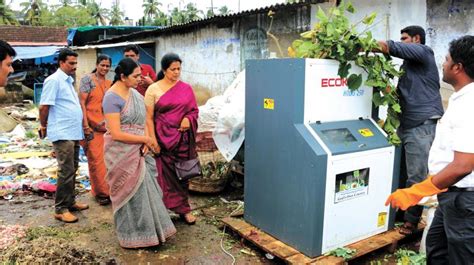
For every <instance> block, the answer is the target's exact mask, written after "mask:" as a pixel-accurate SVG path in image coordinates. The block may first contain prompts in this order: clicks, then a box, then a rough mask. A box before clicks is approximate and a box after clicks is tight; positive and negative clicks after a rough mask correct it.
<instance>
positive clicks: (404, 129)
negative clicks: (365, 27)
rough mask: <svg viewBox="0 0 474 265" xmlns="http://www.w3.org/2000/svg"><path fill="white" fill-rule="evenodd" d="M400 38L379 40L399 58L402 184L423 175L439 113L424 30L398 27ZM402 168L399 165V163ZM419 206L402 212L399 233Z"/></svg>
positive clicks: (413, 222)
mask: <svg viewBox="0 0 474 265" xmlns="http://www.w3.org/2000/svg"><path fill="white" fill-rule="evenodd" d="M400 33H401V37H400V40H401V41H400V42H395V41H391V40H389V41H380V42H379V44H380V46H381V49H382V52H383V53H386V54H390V55H391V56H395V57H397V58H401V59H403V65H402V67H401V68H402V69H403V71H404V72H405V73H404V74H403V76H401V77H400V80H399V82H398V91H397V92H398V93H399V95H400V105H401V108H402V113H401V116H400V128H399V129H398V130H397V133H398V135H399V136H400V139H401V141H402V147H403V149H402V154H403V155H402V157H404V158H405V159H404V161H402V163H403V165H404V168H405V172H403V175H405V176H406V178H407V181H406V186H407V187H410V186H412V185H414V184H416V183H419V182H422V181H423V180H425V179H426V175H427V173H428V153H429V151H430V147H431V144H432V143H433V139H434V137H435V132H436V122H437V120H438V119H439V118H441V116H442V115H443V112H444V111H443V106H442V104H441V94H440V92H439V89H440V86H439V74H438V67H437V66H436V62H435V58H434V53H433V50H432V49H431V48H430V47H428V46H426V45H425V30H424V29H423V28H422V27H420V26H408V27H406V28H404V29H402V30H401V31H400ZM402 168H403V167H402ZM422 211H423V207H421V206H417V205H416V206H414V207H410V208H408V209H407V211H406V212H405V216H404V219H405V223H404V224H403V226H402V227H400V233H402V234H405V235H409V234H411V233H412V232H413V231H414V230H415V229H416V227H417V225H418V222H419V220H420V217H421V213H422Z"/></svg>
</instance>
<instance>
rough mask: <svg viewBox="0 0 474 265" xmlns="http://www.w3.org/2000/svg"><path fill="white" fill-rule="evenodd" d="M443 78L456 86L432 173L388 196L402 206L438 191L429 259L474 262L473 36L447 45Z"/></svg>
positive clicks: (436, 145) (439, 133)
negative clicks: (421, 180)
mask: <svg viewBox="0 0 474 265" xmlns="http://www.w3.org/2000/svg"><path fill="white" fill-rule="evenodd" d="M443 81H444V82H446V83H448V84H450V85H452V86H453V88H454V93H453V95H451V97H450V98H449V105H448V109H447V110H446V113H445V114H444V116H443V117H442V118H441V119H440V121H439V122H438V124H437V128H436V137H435V139H434V142H433V146H432V147H431V150H430V155H429V162H428V166H429V176H428V178H427V179H426V180H425V181H423V182H420V183H418V184H415V185H413V186H411V187H410V188H407V189H399V190H397V191H395V192H394V193H392V195H390V197H389V198H388V200H387V204H388V203H391V204H392V207H397V208H400V209H402V210H404V209H406V208H408V207H410V206H413V205H416V204H417V203H418V202H419V201H420V200H421V199H422V198H423V197H425V196H431V195H434V194H438V201H439V207H438V209H436V212H435V215H434V218H433V222H432V223H431V227H430V230H429V231H428V236H427V238H426V249H427V262H428V264H473V263H472V262H473V261H474V141H473V139H472V135H473V132H474V120H473V118H472V115H473V114H474V36H469V35H468V36H464V37H461V38H459V39H457V40H454V41H452V42H451V43H450V44H449V53H448V55H447V56H446V61H445V62H444V64H443Z"/></svg>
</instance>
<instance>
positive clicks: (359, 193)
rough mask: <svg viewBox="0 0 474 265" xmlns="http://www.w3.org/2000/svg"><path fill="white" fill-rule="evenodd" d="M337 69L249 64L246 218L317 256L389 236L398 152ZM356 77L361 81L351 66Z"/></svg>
mask: <svg viewBox="0 0 474 265" xmlns="http://www.w3.org/2000/svg"><path fill="white" fill-rule="evenodd" d="M338 65H339V64H338V62H337V61H333V60H325V59H266V60H248V61H247V62H246V84H245V85H246V91H245V93H246V95H245V187H244V192H245V194H244V195H245V213H244V219H245V220H246V221H247V222H249V223H251V224H253V225H255V226H256V227H258V228H260V229H261V230H263V231H265V232H267V233H268V234H270V235H272V236H274V237H276V238H277V239H279V240H280V241H282V242H284V243H286V244H288V245H290V246H292V247H294V248H296V249H297V250H299V251H300V252H302V253H304V254H305V255H307V256H309V257H314V256H318V255H321V254H323V253H326V252H328V251H331V250H333V249H336V248H338V247H342V246H345V245H347V244H350V243H353V242H356V241H359V240H362V239H365V238H367V237H370V236H372V235H375V234H378V233H381V232H384V231H387V230H388V229H389V228H391V227H393V223H394V211H393V210H391V209H390V208H389V207H388V206H385V205H384V203H385V200H386V198H387V197H388V195H389V194H390V193H391V192H392V191H393V190H394V189H395V188H396V187H397V186H398V178H399V160H400V159H399V153H400V152H398V150H397V149H396V148H395V147H394V146H393V145H391V144H390V143H389V142H388V140H387V138H386V134H385V133H384V131H383V130H381V129H380V128H379V127H378V126H377V124H376V123H375V122H374V120H373V119H372V118H371V116H372V93H373V89H372V88H370V87H366V86H361V87H360V88H359V89H358V90H354V91H351V90H349V89H348V87H347V79H344V78H340V77H339V76H338ZM351 73H356V74H363V70H362V69H360V68H358V67H356V66H354V65H353V66H352V68H351Z"/></svg>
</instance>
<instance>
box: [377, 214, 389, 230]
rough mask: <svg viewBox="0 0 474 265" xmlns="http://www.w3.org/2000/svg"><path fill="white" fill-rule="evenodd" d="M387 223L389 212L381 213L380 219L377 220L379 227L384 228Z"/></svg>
mask: <svg viewBox="0 0 474 265" xmlns="http://www.w3.org/2000/svg"><path fill="white" fill-rule="evenodd" d="M386 222H387V212H381V213H379V217H378V219H377V227H382V226H384V225H385V223H386Z"/></svg>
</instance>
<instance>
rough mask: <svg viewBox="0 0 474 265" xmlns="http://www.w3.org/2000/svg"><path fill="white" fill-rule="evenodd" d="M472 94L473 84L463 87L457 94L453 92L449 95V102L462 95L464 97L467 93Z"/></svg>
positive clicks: (473, 90)
mask: <svg viewBox="0 0 474 265" xmlns="http://www.w3.org/2000/svg"><path fill="white" fill-rule="evenodd" d="M473 92H474V82H472V83H469V84H467V85H465V86H463V87H462V88H461V89H460V90H459V91H458V92H454V93H453V94H452V95H451V100H456V99H458V98H460V97H462V96H463V95H466V94H468V93H473Z"/></svg>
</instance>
